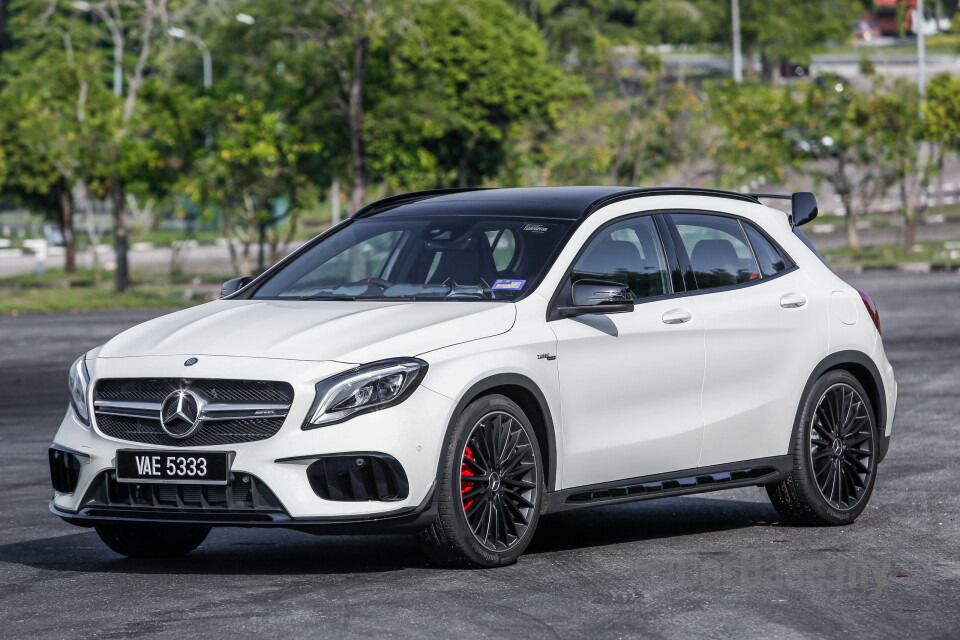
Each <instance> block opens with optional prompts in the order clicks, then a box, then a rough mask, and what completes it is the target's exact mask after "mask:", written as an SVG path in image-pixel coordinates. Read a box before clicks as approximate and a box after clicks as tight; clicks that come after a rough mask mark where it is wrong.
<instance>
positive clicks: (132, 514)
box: [50, 490, 437, 535]
mask: <svg viewBox="0 0 960 640" xmlns="http://www.w3.org/2000/svg"><path fill="white" fill-rule="evenodd" d="M50 512H51V513H53V514H54V515H57V516H60V517H61V518H63V520H64V521H66V522H68V523H70V524H73V525H76V526H79V527H93V526H95V525H96V524H98V523H101V522H139V523H151V524H192V525H206V526H211V527H265V528H270V527H282V528H287V529H297V530H299V531H306V532H307V533H315V534H333V535H340V534H343V535H346V534H363V533H402V532H412V531H419V530H420V529H423V528H424V527H426V526H428V525H429V524H431V523H432V522H433V521H434V520H435V519H436V517H437V507H436V504H435V503H434V501H433V491H432V490H431V491H430V492H429V493H428V494H427V497H426V498H425V499H424V501H423V503H422V504H421V505H419V506H417V507H415V508H412V509H411V508H404V509H398V510H396V511H391V512H387V513H382V514H378V515H376V516H369V517H354V518H346V517H327V518H292V517H290V516H289V515H288V514H286V513H282V512H275V513H261V514H255V517H254V514H250V515H244V514H233V513H229V514H228V513H223V514H215V513H174V512H170V511H167V512H162V511H158V510H155V509H142V510H138V509H114V510H111V509H105V508H84V509H81V510H80V511H79V512H77V513H72V512H69V511H62V510H60V509H58V508H57V506H56V504H55V500H51V501H50Z"/></svg>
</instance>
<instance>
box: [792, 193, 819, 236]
mask: <svg viewBox="0 0 960 640" xmlns="http://www.w3.org/2000/svg"><path fill="white" fill-rule="evenodd" d="M790 204H791V207H790V209H791V212H790V219H791V221H792V222H793V226H795V227H799V226H800V225H802V224H807V223H808V222H810V221H811V220H813V219H814V218H816V217H817V214H818V213H819V212H820V209H819V208H818V207H817V196H815V195H813V194H812V193H810V192H809V191H798V192H796V193H795V194H793V195H792V196H791V197H790Z"/></svg>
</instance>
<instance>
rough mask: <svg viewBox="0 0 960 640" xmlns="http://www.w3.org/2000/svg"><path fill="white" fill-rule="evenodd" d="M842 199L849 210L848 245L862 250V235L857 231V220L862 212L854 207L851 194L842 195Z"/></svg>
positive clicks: (844, 206)
mask: <svg viewBox="0 0 960 640" xmlns="http://www.w3.org/2000/svg"><path fill="white" fill-rule="evenodd" d="M840 201H841V202H842V203H843V208H844V209H846V210H847V216H846V218H847V247H849V248H850V249H854V250H856V251H859V250H860V235H859V234H858V233H857V221H858V220H859V219H860V214H859V213H857V211H856V210H855V209H854V208H853V198H852V197H850V194H846V195H841V196H840Z"/></svg>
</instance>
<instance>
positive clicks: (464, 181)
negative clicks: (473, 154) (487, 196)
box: [457, 146, 470, 189]
mask: <svg viewBox="0 0 960 640" xmlns="http://www.w3.org/2000/svg"><path fill="white" fill-rule="evenodd" d="M469 159H470V154H469V152H468V150H467V147H466V146H464V148H463V151H461V152H460V163H459V166H458V167H457V186H458V187H460V188H461V189H466V188H467V186H468V184H469V182H470V181H469V179H468V177H467V167H468V166H469V164H468V160H469Z"/></svg>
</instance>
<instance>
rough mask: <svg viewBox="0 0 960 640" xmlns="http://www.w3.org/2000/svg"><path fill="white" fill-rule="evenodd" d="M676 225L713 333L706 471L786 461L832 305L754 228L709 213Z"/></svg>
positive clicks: (708, 349)
mask: <svg viewBox="0 0 960 640" xmlns="http://www.w3.org/2000/svg"><path fill="white" fill-rule="evenodd" d="M668 217H669V220H670V221H671V222H672V224H673V229H672V234H673V236H674V238H675V240H676V244H677V246H678V249H679V251H678V253H679V254H680V258H681V261H685V262H686V265H685V267H686V268H687V269H688V278H689V279H691V280H692V281H693V282H694V284H695V286H696V287H697V293H696V294H695V295H694V297H695V298H696V302H697V308H698V310H699V313H700V314H701V316H702V318H703V322H704V326H705V340H704V347H705V355H706V366H705V371H704V382H703V394H702V412H703V423H704V435H703V447H702V451H701V454H700V458H699V465H700V466H711V465H717V464H723V463H727V462H736V461H742V460H753V459H757V458H765V457H770V456H776V455H783V454H785V453H787V446H788V440H789V436H790V432H791V430H792V426H793V421H794V419H795V414H796V410H797V403H796V398H797V397H798V396H799V393H800V391H801V390H802V388H803V386H804V384H805V383H806V378H807V375H808V374H809V372H810V371H812V370H813V368H814V366H815V365H816V363H817V362H819V361H820V359H821V358H822V356H823V353H824V350H825V347H826V340H825V335H824V330H825V328H826V325H825V317H824V316H823V312H824V309H823V304H824V302H823V301H822V300H821V299H820V298H819V297H817V296H816V295H815V291H814V290H813V287H812V286H811V285H812V283H811V281H810V280H809V279H808V278H807V276H806V275H805V274H804V273H803V272H802V271H800V270H799V269H798V268H797V267H796V266H794V264H793V262H792V261H791V260H790V258H789V257H788V256H787V255H786V254H785V253H784V252H783V251H782V249H780V248H779V247H778V246H776V244H775V243H774V242H773V241H772V240H771V239H770V238H769V237H767V236H766V235H765V234H763V233H762V232H761V231H760V230H759V229H758V228H757V227H755V226H754V225H753V224H752V223H750V222H749V221H747V220H745V219H740V218H737V217H735V216H731V215H726V214H723V215H721V214H713V213H706V212H690V213H671V214H670V215H669V216H668ZM821 325H822V326H821Z"/></svg>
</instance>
